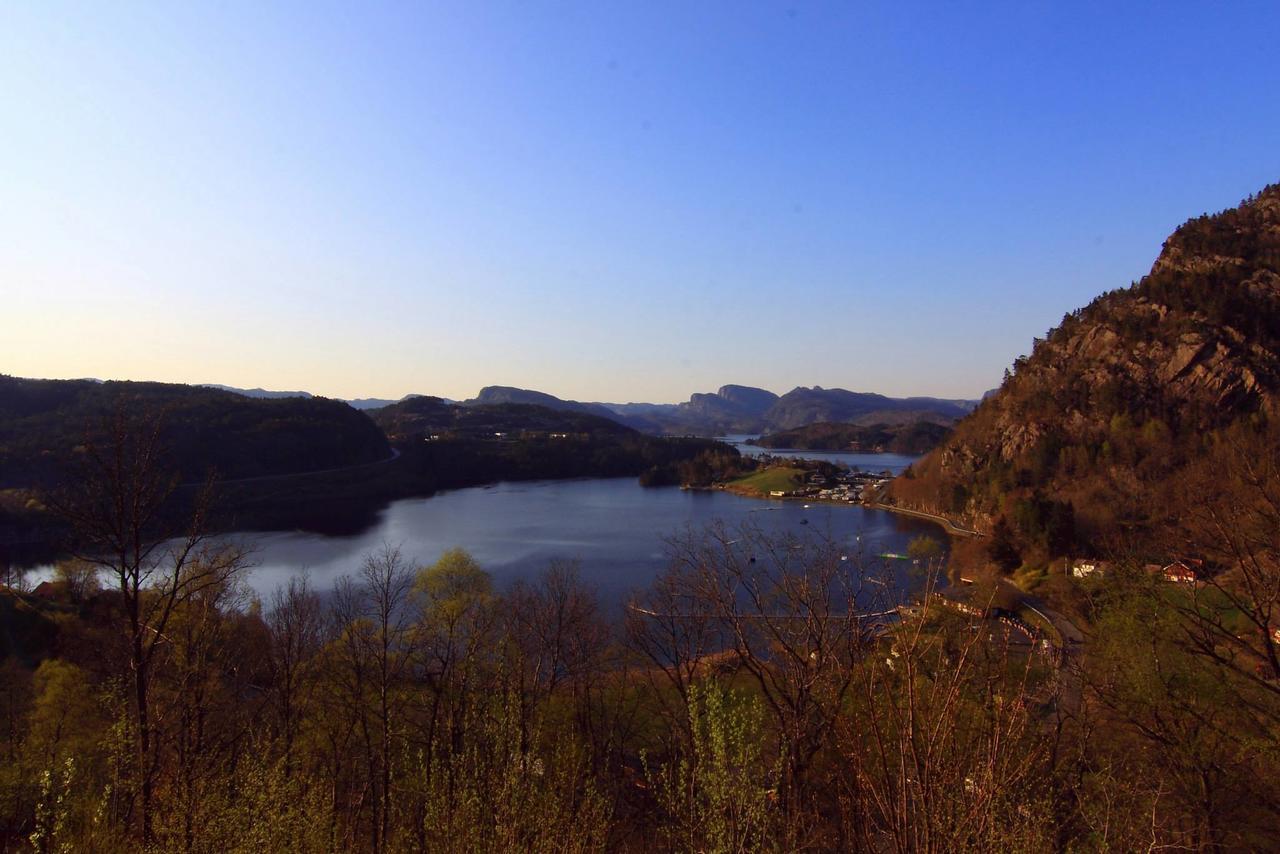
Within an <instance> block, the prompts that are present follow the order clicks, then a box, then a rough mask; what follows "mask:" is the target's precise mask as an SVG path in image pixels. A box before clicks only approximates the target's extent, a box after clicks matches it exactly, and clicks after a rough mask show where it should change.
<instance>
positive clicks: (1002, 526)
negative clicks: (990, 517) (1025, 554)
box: [987, 516, 1022, 573]
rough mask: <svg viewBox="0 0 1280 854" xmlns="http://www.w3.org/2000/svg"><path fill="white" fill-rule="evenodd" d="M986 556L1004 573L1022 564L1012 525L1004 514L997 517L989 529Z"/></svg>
mask: <svg viewBox="0 0 1280 854" xmlns="http://www.w3.org/2000/svg"><path fill="white" fill-rule="evenodd" d="M987 556H988V557H990V558H991V560H992V562H993V563H995V565H996V566H998V567H999V568H1000V569H1001V570H1002V571H1003V572H1006V573H1008V572H1013V571H1014V570H1015V569H1017V568H1018V567H1020V566H1022V553H1021V552H1020V551H1018V544H1017V541H1016V540H1015V539H1014V536H1013V527H1012V526H1011V525H1010V524H1009V520H1008V519H1006V518H1005V517H1004V516H1000V517H999V518H997V519H996V523H995V525H994V526H993V527H992V529H991V539H990V540H989V541H988V542H987Z"/></svg>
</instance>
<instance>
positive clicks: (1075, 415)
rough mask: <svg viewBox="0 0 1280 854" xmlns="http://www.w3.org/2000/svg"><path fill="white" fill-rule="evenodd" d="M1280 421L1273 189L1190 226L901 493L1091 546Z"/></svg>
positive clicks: (1031, 533) (1067, 543)
mask: <svg viewBox="0 0 1280 854" xmlns="http://www.w3.org/2000/svg"><path fill="white" fill-rule="evenodd" d="M1278 415H1280V185H1272V186H1270V187H1267V188H1266V189H1265V190H1263V191H1262V192H1261V193H1260V194H1259V195H1257V196H1254V197H1250V198H1249V199H1247V200H1245V201H1244V202H1243V203H1242V204H1241V205H1240V206H1239V207H1237V208H1233V209H1230V210H1227V211H1223V212H1222V213H1219V214H1216V215H1214V216H1200V217H1197V218H1196V219H1193V220H1190V221H1188V222H1187V223H1185V224H1184V225H1182V226H1181V227H1179V228H1178V229H1177V230H1176V231H1175V232H1174V233H1173V235H1171V236H1170V237H1169V239H1168V240H1167V241H1166V242H1165V244H1164V248H1163V251H1162V252H1161V253H1160V256H1159V258H1158V259H1157V260H1156V262H1155V264H1154V265H1153V266H1152V268H1151V272H1150V273H1149V274H1148V275H1147V276H1145V277H1144V278H1143V279H1142V280H1141V281H1140V282H1138V283H1136V284H1134V285H1132V286H1131V287H1128V288H1124V289H1121V290H1116V291H1112V292H1109V293H1106V294H1103V295H1102V296H1100V297H1098V298H1097V299H1095V300H1094V301H1093V302H1092V303H1090V304H1089V305H1088V306H1086V307H1085V308H1083V309H1080V310H1078V311H1074V312H1071V313H1070V314H1068V315H1066V316H1065V317H1064V318H1063V321H1062V324H1061V325H1060V326H1059V327H1057V328H1056V329H1053V330H1050V332H1049V334H1048V336H1047V337H1046V338H1045V339H1043V340H1041V339H1037V340H1036V341H1035V344H1034V347H1033V350H1032V353H1031V354H1030V355H1029V356H1026V357H1022V358H1020V359H1018V360H1017V362H1016V363H1015V365H1014V367H1013V370H1012V371H1009V372H1006V376H1005V380H1004V383H1003V384H1002V386H1001V387H1000V389H999V391H998V392H997V393H996V394H994V395H991V396H989V397H988V398H987V399H986V400H984V402H983V403H982V404H981V405H980V406H979V407H978V409H977V410H976V411H975V412H974V413H973V414H972V415H970V416H969V417H968V418H966V419H965V420H964V421H962V422H961V423H960V424H959V425H958V426H957V428H956V430H955V433H954V434H953V436H952V437H951V438H950V439H949V440H948V441H947V442H946V443H944V444H943V445H942V446H941V447H939V448H938V449H936V450H935V451H934V452H933V453H931V454H930V455H929V456H928V457H926V458H925V459H924V460H922V461H921V462H920V463H919V464H917V465H916V466H915V467H913V469H912V470H911V471H910V472H909V473H908V474H907V475H905V476H904V477H902V478H900V479H899V480H897V481H896V482H895V483H894V485H893V488H892V495H893V496H894V498H895V499H896V500H897V501H899V502H900V503H902V504H904V505H908V506H912V507H916V508H919V509H925V510H931V511H935V512H941V513H945V514H949V515H952V516H956V517H958V518H961V519H963V520H965V521H968V522H970V523H973V524H976V525H978V526H979V527H984V526H990V525H992V524H993V522H994V521H995V519H996V518H998V517H1000V516H1005V517H1008V519H1009V520H1010V522H1011V523H1012V525H1013V527H1014V529H1015V530H1016V531H1017V534H1018V536H1019V537H1020V538H1021V539H1022V540H1023V542H1024V543H1027V544H1031V545H1042V546H1044V547H1046V548H1047V549H1048V550H1049V551H1050V552H1062V551H1063V550H1065V549H1068V548H1071V547H1072V546H1073V545H1075V544H1077V543H1083V545H1084V546H1085V547H1088V546H1089V545H1090V544H1092V545H1095V546H1096V545H1097V544H1098V543H1099V542H1101V541H1102V540H1105V539H1107V538H1114V537H1115V536H1117V535H1119V534H1121V533H1126V534H1134V535H1139V536H1140V535H1141V534H1142V532H1144V531H1150V530H1152V527H1153V525H1154V524H1155V523H1156V522H1157V521H1158V520H1159V518H1160V517H1164V518H1168V517H1170V516H1176V515H1177V514H1178V513H1179V511H1180V510H1181V509H1183V508H1182V507H1181V506H1180V505H1179V503H1178V502H1179V501H1186V499H1185V498H1181V499H1179V498H1175V497H1173V494H1172V493H1171V491H1170V490H1171V489H1172V487H1173V485H1174V484H1175V483H1176V481H1177V480H1178V477H1179V475H1180V474H1181V473H1182V472H1183V471H1184V470H1186V469H1187V468H1188V467H1189V466H1190V465H1191V464H1192V463H1194V462H1195V461H1197V460H1199V459H1201V458H1202V457H1203V456H1204V455H1205V454H1206V453H1208V452H1209V451H1210V449H1211V448H1212V447H1214V445H1215V443H1217V442H1218V441H1219V440H1220V438H1221V437H1223V436H1224V435H1226V433H1227V432H1228V431H1233V430H1234V431H1238V430H1245V429H1249V430H1254V431H1257V430H1258V429H1259V427H1260V426H1261V425H1262V424H1263V423H1265V422H1266V421H1268V420H1270V421H1272V422H1274V421H1275V420H1278V419H1277V416H1278ZM1275 450H1276V449H1275V448H1271V451H1272V452H1274V451H1275Z"/></svg>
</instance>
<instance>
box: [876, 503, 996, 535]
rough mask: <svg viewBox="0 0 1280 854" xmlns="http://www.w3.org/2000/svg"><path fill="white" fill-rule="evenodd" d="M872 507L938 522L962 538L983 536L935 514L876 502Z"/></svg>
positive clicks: (979, 532)
mask: <svg viewBox="0 0 1280 854" xmlns="http://www.w3.org/2000/svg"><path fill="white" fill-rule="evenodd" d="M870 506H871V507H873V508H875V509H876V510H888V511H889V512H890V513H902V514H903V515H906V516H915V517H917V518H919V519H928V520H929V521H931V522H937V523H938V524H939V525H941V526H942V527H944V528H946V529H947V533H950V534H959V535H960V536H962V537H981V536H983V534H982V532H981V531H971V530H969V529H968V528H961V527H960V526H959V525H957V524H956V523H955V522H953V521H951V520H950V519H948V518H947V517H946V516H938V515H937V514H935V513H926V512H924V511H923V510H908V509H907V508H905V507H898V506H896V505H893V504H882V503H880V502H876V503H875V504H872V505H870Z"/></svg>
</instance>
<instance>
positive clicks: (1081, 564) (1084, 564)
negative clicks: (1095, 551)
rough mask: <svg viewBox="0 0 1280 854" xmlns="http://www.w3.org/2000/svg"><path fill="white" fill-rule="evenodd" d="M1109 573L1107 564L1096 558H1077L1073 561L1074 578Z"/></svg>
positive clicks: (1100, 575)
mask: <svg viewBox="0 0 1280 854" xmlns="http://www.w3.org/2000/svg"><path fill="white" fill-rule="evenodd" d="M1106 574H1107V566H1106V564H1105V563H1103V562H1102V561H1100V560H1096V559H1094V558H1077V559H1076V560H1074V561H1072V562H1071V575H1072V577H1074V578H1088V577H1089V576H1091V575H1097V576H1098V577H1102V576H1104V575H1106Z"/></svg>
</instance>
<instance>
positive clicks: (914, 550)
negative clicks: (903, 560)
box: [907, 534, 942, 561]
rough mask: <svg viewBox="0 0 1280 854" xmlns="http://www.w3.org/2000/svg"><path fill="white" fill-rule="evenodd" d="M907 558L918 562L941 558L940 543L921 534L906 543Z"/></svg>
mask: <svg viewBox="0 0 1280 854" xmlns="http://www.w3.org/2000/svg"><path fill="white" fill-rule="evenodd" d="M907 556H908V557H910V558H912V559H913V560H919V561H928V560H933V559H934V558H937V557H941V556H942V543H940V542H938V541H937V540H935V539H934V538H933V537H931V536H929V535H928V534H921V535H920V536H918V537H915V538H913V539H912V540H911V542H909V543H907Z"/></svg>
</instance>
